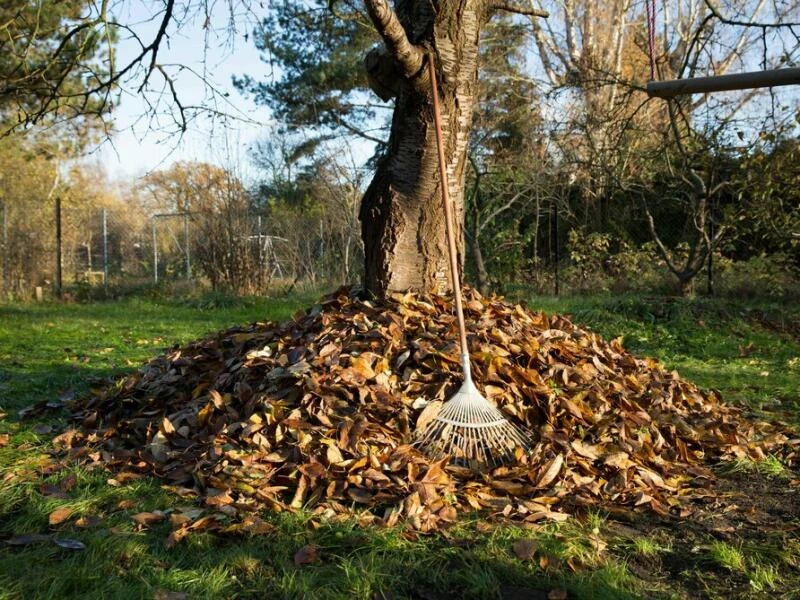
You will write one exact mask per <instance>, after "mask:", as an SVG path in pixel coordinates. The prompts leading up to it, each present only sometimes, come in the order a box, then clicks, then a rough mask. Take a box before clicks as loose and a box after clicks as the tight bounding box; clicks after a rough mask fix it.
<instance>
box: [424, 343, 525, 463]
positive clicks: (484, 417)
mask: <svg viewBox="0 0 800 600" xmlns="http://www.w3.org/2000/svg"><path fill="white" fill-rule="evenodd" d="M462 363H463V365H465V368H464V383H462V384H461V387H460V388H459V389H458V391H457V392H456V393H455V395H454V396H453V397H452V398H450V400H448V401H447V402H445V404H444V406H442V409H441V410H440V411H439V413H438V414H437V415H436V417H434V419H433V420H432V421H431V422H430V423H428V425H427V426H426V427H425V428H424V429H423V430H422V431H421V432H420V433H419V434H418V436H417V440H416V441H415V442H414V445H415V446H416V447H417V448H419V449H420V451H422V452H424V453H425V454H427V455H428V456H430V457H432V458H435V459H438V458H443V457H445V456H450V457H452V460H453V462H455V463H457V464H463V465H464V466H473V465H474V464H475V463H477V464H480V465H485V466H488V467H490V468H491V467H495V466H500V465H501V464H504V463H507V462H510V461H513V460H514V458H515V452H516V450H517V448H521V449H522V450H527V449H529V448H530V446H531V436H530V434H529V433H528V432H525V431H523V430H522V429H520V428H519V427H517V426H516V425H514V424H513V423H511V422H509V421H508V419H506V417H505V416H503V413H502V412H500V410H499V409H498V408H497V407H496V406H494V405H493V404H492V403H491V402H489V400H487V399H486V398H484V397H483V395H482V394H481V393H480V392H479V391H478V388H476V387H475V384H474V383H473V382H472V377H471V375H470V368H469V357H467V356H463V357H462Z"/></svg>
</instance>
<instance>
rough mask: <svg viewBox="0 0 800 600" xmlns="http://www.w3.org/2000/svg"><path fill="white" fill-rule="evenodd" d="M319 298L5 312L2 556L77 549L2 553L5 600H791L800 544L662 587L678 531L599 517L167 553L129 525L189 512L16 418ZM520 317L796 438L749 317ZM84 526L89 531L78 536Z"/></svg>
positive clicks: (146, 483) (784, 314)
mask: <svg viewBox="0 0 800 600" xmlns="http://www.w3.org/2000/svg"><path fill="white" fill-rule="evenodd" d="M312 300H313V296H310V295H309V296H305V297H292V298H284V299H260V300H253V299H250V300H245V301H239V300H231V299H227V298H224V297H220V298H211V299H203V300H201V301H192V302H188V303H187V302H174V301H173V302H170V301H148V300H136V299H128V300H124V301H120V302H116V303H111V302H109V303H98V304H87V305H82V304H71V305H60V304H45V305H11V306H0V414H2V413H6V415H5V416H4V417H0V434H8V435H9V436H10V437H9V443H8V445H6V446H5V447H2V446H0V540H4V539H7V538H9V537H11V536H12V535H21V534H32V533H46V534H52V535H55V536H57V537H64V538H71V539H77V540H79V541H81V542H83V544H85V546H86V548H85V549H84V550H67V549H63V548H60V547H58V546H56V545H55V544H52V543H40V544H35V545H29V546H24V547H14V548H12V547H7V546H4V545H3V544H2V543H1V542H0V599H5V598H9V599H10V598H14V599H16V598H26V599H27V598H125V599H128V598H154V597H157V595H159V594H161V595H163V594H165V593H166V592H183V593H186V594H188V596H189V597H191V598H380V597H392V598H405V597H410V598H454V597H458V598H505V597H509V598H510V597H528V596H532V597H538V596H536V595H535V590H542V591H543V592H544V594H545V596H546V594H547V592H548V591H550V590H552V589H566V590H567V591H568V592H569V597H570V598H601V599H602V598H608V599H617V598H653V597H662V598H681V597H696V596H697V595H703V594H706V595H708V596H712V597H733V596H735V595H738V596H739V597H748V596H747V594H754V595H756V596H757V595H758V594H765V593H766V594H773V595H774V594H775V593H776V592H780V593H784V592H786V593H792V590H794V591H795V592H797V593H800V575H798V569H800V546H798V545H797V544H794V545H793V544H792V543H788V542H786V541H785V540H783V538H778V537H775V536H776V535H778V534H768V533H765V535H764V536H763V537H760V538H759V539H753V540H739V541H736V542H731V543H727V542H725V543H723V542H720V541H719V540H715V539H713V538H707V539H699V540H697V546H698V554H697V560H696V561H694V562H692V563H688V564H689V565H690V566H686V567H684V566H681V567H680V569H672V570H671V571H670V570H669V569H667V567H666V566H664V567H663V568H662V567H659V566H658V565H659V564H661V561H664V565H667V564H668V562H669V560H670V559H671V558H675V559H681V560H682V559H683V558H685V557H683V554H686V553H688V550H685V548H684V549H682V548H681V547H679V542H680V535H682V534H681V532H680V531H678V530H676V531H672V530H664V529H660V530H659V531H658V532H657V533H651V532H648V533H647V534H635V532H633V533H630V532H629V534H626V535H620V534H619V533H618V530H617V529H615V524H614V523H613V522H612V521H611V519H610V518H609V516H608V515H606V514H605V513H603V512H601V511H597V512H589V513H587V514H586V515H584V516H583V517H582V518H580V519H573V520H570V521H568V522H566V523H563V524H548V525H545V526H542V527H539V528H537V529H535V530H530V529H524V528H522V527H517V526H496V527H492V528H489V529H487V528H486V526H485V523H483V522H481V521H480V519H479V517H477V516H475V517H472V518H469V519H467V520H466V521H465V522H462V523H460V524H459V525H457V526H456V527H454V528H453V529H451V530H449V531H447V532H446V533H445V534H437V535H431V536H417V535H414V534H409V533H406V532H403V531H401V530H399V529H390V530H380V529H365V528H362V527H359V526H358V524H357V523H354V522H326V521H321V520H319V519H316V518H314V517H313V516H312V515H308V514H303V513H301V514H296V515H292V514H266V515H263V516H264V518H265V519H267V520H268V521H269V522H271V523H272V524H273V525H275V531H274V532H272V533H270V534H267V535H261V536H251V537H250V536H245V537H241V536H240V537H224V536H212V535H209V534H204V533H198V534H195V535H192V536H190V537H188V538H187V539H186V540H185V541H184V542H182V543H181V544H180V545H178V546H176V547H174V548H172V549H167V548H166V547H165V545H164V541H165V539H166V537H167V536H168V534H169V531H170V525H169V523H168V522H160V523H155V524H153V525H151V526H149V527H147V528H141V527H138V526H136V524H135V523H134V522H133V521H132V519H131V516H132V515H134V514H136V513H139V512H145V511H148V512H150V511H153V510H162V511H170V510H175V509H178V508H180V507H185V506H186V505H187V501H186V500H182V499H181V498H178V497H176V496H175V495H173V494H171V493H169V492H168V491H166V490H164V489H162V488H161V486H160V483H159V482H158V481H154V480H151V479H138V480H133V481H128V482H124V483H123V484H122V485H118V486H115V485H110V484H109V483H108V479H109V477H110V475H109V474H108V473H105V472H103V471H102V470H100V469H95V470H87V469H86V468H83V467H75V466H73V467H66V468H62V467H60V466H58V465H56V464H55V463H54V461H53V458H52V457H51V455H50V454H49V449H50V445H49V441H50V439H51V438H52V436H53V435H54V434H55V433H57V432H58V431H59V429H60V428H63V426H64V416H63V414H62V413H59V412H52V413H46V414H44V415H43V416H41V417H37V418H34V419H31V420H19V419H18V418H17V413H18V411H19V410H20V409H22V408H24V407H26V406H29V405H31V404H34V403H36V402H40V401H42V400H53V399H57V398H59V397H60V396H62V395H64V394H82V393H85V392H86V391H87V390H88V389H89V387H90V386H91V385H92V382H94V381H97V380H98V379H100V378H105V377H109V376H115V375H119V374H122V373H125V372H130V371H131V370H133V369H135V368H136V367H137V366H139V365H140V364H141V363H143V362H144V361H146V360H147V359H148V358H149V357H151V356H153V355H154V354H156V353H158V352H160V351H162V350H163V349H164V348H165V347H168V346H171V345H172V344H175V343H182V342H186V341H188V340H191V339H194V338H198V337H201V336H203V335H204V334H207V333H209V332H212V331H216V330H218V329H221V328H225V327H229V326H232V325H235V324H243V323H247V322H251V321H254V320H266V319H282V318H286V317H288V316H290V315H291V314H292V313H293V312H294V311H295V310H296V309H298V308H301V307H303V306H307V305H309V304H310V303H311V301H312ZM530 304H531V305H532V306H534V307H541V308H544V309H546V310H548V311H554V310H557V311H559V312H569V313H571V314H573V315H574V317H575V320H576V321H578V322H579V323H582V324H587V325H589V326H590V327H592V328H593V329H594V330H596V331H598V332H599V333H601V334H603V335H604V336H606V337H612V336H617V335H622V336H623V337H624V342H625V344H626V346H627V347H628V348H630V349H631V350H633V351H635V352H637V353H640V354H647V355H652V356H655V357H657V358H659V359H660V360H662V361H663V362H664V363H665V364H666V365H667V366H669V367H670V368H677V369H678V370H679V371H680V372H681V373H682V374H683V375H684V376H686V377H688V378H690V379H695V380H696V381H698V382H699V383H700V384H701V385H704V386H709V387H714V388H717V389H719V390H721V391H722V393H723V397H725V398H726V399H728V400H729V401H733V402H737V403H742V404H744V405H746V406H748V407H751V408H752V409H753V410H754V411H760V410H776V409H777V410H781V411H784V412H785V413H786V415H788V416H789V417H791V418H793V419H794V420H795V422H797V415H798V406H800V400H798V396H797V394H798V392H797V390H799V389H800V365H798V362H800V360H798V356H800V344H799V343H798V341H797V340H794V339H792V337H791V336H790V335H788V334H783V333H779V332H777V331H774V330H773V329H770V328H766V327H764V326H763V324H760V322H758V321H756V320H754V319H751V318H749V317H748V314H749V313H748V310H749V307H748V306H745V305H739V304H735V303H710V302H706V301H695V302H688V301H678V302H677V303H671V304H670V305H668V306H667V307H666V308H659V306H660V305H659V301H657V300H652V301H651V300H641V299H636V298H599V299H585V300H584V299H571V300H558V301H554V300H552V299H534V300H532V301H531V302H530ZM756 308H759V309H760V310H762V311H763V312H765V313H767V314H770V315H775V319H776V322H777V320H778V317H781V318H784V319H785V320H787V321H791V319H797V315H796V314H795V315H792V314H791V309H788V308H784V307H779V306H775V307H765V306H758V307H756ZM770 311H771V312H770ZM797 321H800V319H797ZM793 361H794V362H793ZM763 372H767V373H768V374H766V375H763V374H762V373H763ZM47 427H53V428H55V429H54V431H53V432H48V431H47ZM768 462H769V461H765V462H764V463H753V464H752V465H751V464H744V463H742V464H737V465H736V467H735V468H737V469H741V470H743V471H744V472H751V471H748V469H753V471H752V472H754V473H757V474H759V475H761V474H767V475H771V476H774V477H788V476H789V474H788V473H787V471H786V470H785V467H784V466H783V465H781V464H780V462H779V461H774V463H772V464H770V465H768V466H763V465H766V464H767V463H768ZM775 463H777V464H775ZM753 465H755V466H753ZM72 476H74V479H75V482H74V486H73V487H71V489H69V491H68V492H67V495H68V497H65V498H59V497H55V496H53V495H48V494H47V493H46V492H47V490H48V488H47V487H46V486H48V485H51V486H57V485H58V484H59V482H63V481H64V480H65V479H66V478H69V477H72ZM64 507H67V508H70V509H71V510H72V514H71V516H70V517H69V518H68V519H67V520H66V521H65V522H63V523H61V524H57V525H50V524H49V522H48V516H49V515H50V514H51V513H52V512H53V511H54V510H56V509H59V508H64ZM81 517H85V519H84V520H85V521H89V522H90V523H91V524H90V526H84V527H81V526H80V525H79V522H78V520H79V519H80V518H81ZM523 538H533V539H535V540H536V541H537V543H538V544H539V546H538V550H537V553H536V555H535V557H534V559H533V560H529V561H522V560H520V559H519V558H518V557H517V556H516V555H515V554H514V552H513V549H512V548H513V544H514V542H515V541H517V540H520V539H523ZM306 544H313V545H315V546H317V547H318V549H319V561H318V562H317V563H314V564H311V565H306V566H295V564H294V561H293V557H294V554H295V553H296V552H297V550H298V549H300V548H301V547H303V546H304V545H306ZM637 561H638V562H637ZM637 564H638V565H639V566H638V567H637ZM641 564H647V565H649V566H648V567H647V568H648V569H651V571H652V573H651V574H652V577H642V576H641V573H640V569H641ZM637 569H638V570H637ZM719 571H723V572H724V573H723V574H722V575H720V574H719ZM731 574H736V577H738V579H737V581H739V584H740V585H739V587H737V588H736V589H735V590H734V589H733V588H729V587H726V586H728V585H729V583H727V581H728V579H726V577H729V576H730V575H731ZM734 579H735V578H734ZM742 589H744V590H745V592H742V591H741V590H742ZM787 590H788V592H787ZM734 592H735V593H734ZM742 593H744V594H745V595H744V596H742ZM515 594H516V595H515Z"/></svg>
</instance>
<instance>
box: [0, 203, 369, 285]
mask: <svg viewBox="0 0 800 600" xmlns="http://www.w3.org/2000/svg"><path fill="white" fill-rule="evenodd" d="M360 256H361V249H360V239H359V236H358V231H357V230H355V228H354V227H350V228H349V229H347V230H346V231H341V230H339V229H336V230H334V229H333V228H332V227H331V226H330V224H329V223H328V222H327V221H326V218H325V215H324V214H322V215H320V214H303V213H301V212H296V213H290V214H280V215H268V214H259V213H256V212H253V211H239V212H236V211H228V212H226V213H215V212H173V213H157V214H150V215H148V214H145V213H144V212H143V211H141V210H137V209H134V208H131V209H127V208H120V207H116V208H97V207H74V206H61V203H60V202H59V201H58V200H55V201H54V202H52V204H51V206H49V207H42V208H41V210H39V211H37V212H36V214H30V211H25V210H17V209H15V207H13V206H11V205H4V204H0V265H1V266H2V270H1V271H0V297H2V298H3V299H6V300H10V299H31V298H35V297H36V298H41V297H42V296H44V295H48V294H54V295H56V296H59V295H66V296H67V297H70V296H73V297H74V296H76V295H80V294H94V295H96V293H97V292H100V293H102V292H103V291H106V292H108V291H109V290H114V289H119V288H122V287H124V286H140V285H153V284H159V285H161V284H169V283H171V282H177V281H187V280H188V281H189V282H190V285H193V286H195V285H196V286H198V287H210V288H212V289H224V290H228V291H234V292H236V293H245V294H248V293H249V294H255V293H262V292H266V291H268V290H269V289H270V288H271V287H274V286H280V285H286V286H292V285H297V284H300V283H305V282H307V283H309V284H310V285H319V284H320V283H321V282H322V281H325V280H330V281H337V282H342V281H348V280H349V281H354V280H357V279H358V277H359V276H360V274H359V269H360V267H361V260H360Z"/></svg>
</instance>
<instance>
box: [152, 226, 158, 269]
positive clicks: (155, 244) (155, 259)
mask: <svg viewBox="0 0 800 600" xmlns="http://www.w3.org/2000/svg"><path fill="white" fill-rule="evenodd" d="M152 219H153V283H158V238H157V237H156V217H155V215H154V216H153V217H152Z"/></svg>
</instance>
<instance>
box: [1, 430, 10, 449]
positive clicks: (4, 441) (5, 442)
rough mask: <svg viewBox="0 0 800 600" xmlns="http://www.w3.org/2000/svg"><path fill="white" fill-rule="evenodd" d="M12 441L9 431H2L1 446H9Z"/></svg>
mask: <svg viewBox="0 0 800 600" xmlns="http://www.w3.org/2000/svg"><path fill="white" fill-rule="evenodd" d="M10 442H11V436H10V435H9V434H7V433H0V448H2V447H3V446H8V444H9V443H10Z"/></svg>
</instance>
